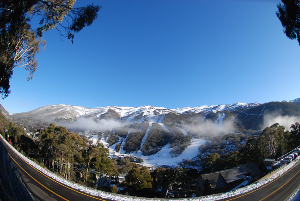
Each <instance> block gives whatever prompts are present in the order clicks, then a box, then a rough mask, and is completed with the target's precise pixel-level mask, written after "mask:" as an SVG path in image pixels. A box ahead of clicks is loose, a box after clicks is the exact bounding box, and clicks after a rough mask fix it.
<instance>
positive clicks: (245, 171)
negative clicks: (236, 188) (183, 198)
mask: <svg viewBox="0 0 300 201" xmlns="http://www.w3.org/2000/svg"><path fill="white" fill-rule="evenodd" d="M260 174H261V172H260V170H259V169H258V168H257V167H256V165H255V164H254V163H250V164H245V165H241V166H238V167H235V168H232V169H227V170H222V171H218V172H214V173H210V174H203V175H202V179H203V180H206V179H208V180H209V183H210V184H211V188H212V189H219V188H223V187H226V185H228V184H230V183H232V182H235V181H238V180H244V179H246V177H247V176H251V177H253V178H254V177H256V176H258V175H260Z"/></svg>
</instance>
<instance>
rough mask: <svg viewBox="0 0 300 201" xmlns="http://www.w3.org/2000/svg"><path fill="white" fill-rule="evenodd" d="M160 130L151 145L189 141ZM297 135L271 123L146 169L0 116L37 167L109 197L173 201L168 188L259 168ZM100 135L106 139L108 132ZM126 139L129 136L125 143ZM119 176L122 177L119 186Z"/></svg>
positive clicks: (192, 190) (189, 189)
mask: <svg viewBox="0 0 300 201" xmlns="http://www.w3.org/2000/svg"><path fill="white" fill-rule="evenodd" d="M136 126H137V127H142V130H146V129H147V126H146V125H145V124H144V125H143V124H139V125H136ZM160 129H161V128H159V125H158V124H157V125H153V129H151V130H152V131H151V132H149V136H150V137H151V136H152V137H153V138H156V139H158V141H157V142H156V141H155V140H154V143H156V144H155V147H158V148H159V147H160V146H163V145H164V144H165V140H171V142H172V143H171V146H174V147H176V146H175V145H178V144H179V145H182V146H186V143H189V140H190V139H185V137H186V136H180V135H179V134H173V135H170V134H168V135H167V134H166V136H164V135H162V136H160V138H158V137H157V136H156V135H157V132H156V131H159V130H160ZM127 130H129V128H127ZM299 131H300V128H299V123H297V122H296V123H295V124H292V126H291V131H286V130H285V128H284V127H283V126H281V125H279V124H273V125H272V126H270V127H266V128H265V129H264V130H263V131H262V133H261V134H260V135H245V134H226V135H222V136H220V137H215V138H213V140H211V141H210V142H209V143H206V144H205V145H203V146H200V147H199V154H198V156H197V157H195V158H194V159H193V160H183V161H182V163H180V164H179V165H178V166H177V167H167V166H165V167H157V168H152V169H151V168H147V167H144V166H141V165H140V162H142V161H140V160H137V159H136V158H133V157H114V158H109V151H108V149H107V148H105V147H104V145H103V144H101V143H99V144H97V145H93V144H92V143H91V141H89V140H88V139H87V138H86V137H85V136H80V135H78V134H77V133H73V132H69V131H68V130H67V129H66V128H65V127H62V126H56V125H55V124H54V123H51V124H50V125H49V126H48V127H46V128H41V129H36V130H34V131H33V132H34V133H36V134H38V135H36V136H37V137H33V136H29V135H28V134H27V132H26V131H25V130H24V127H23V126H21V125H17V124H14V123H12V122H10V121H8V120H7V119H6V118H5V117H4V116H3V115H2V114H0V133H1V134H2V135H3V137H5V138H6V139H7V141H9V142H10V143H11V144H12V145H13V146H14V147H15V148H16V149H17V150H18V151H19V152H21V153H22V154H24V155H25V156H27V157H28V158H30V159H31V160H33V161H35V162H36V163H37V164H39V165H41V166H44V167H45V168H47V169H49V170H51V171H52V172H55V173H56V174H58V175H60V176H62V177H64V178H65V179H68V180H71V181H74V182H77V183H80V184H82V185H86V186H89V187H92V188H98V189H101V190H105V191H108V192H113V193H121V194H125V195H134V196H147V197H166V196H169V197H173V196H174V195H173V194H168V195H167V194H166V192H167V191H168V190H170V191H172V192H176V195H175V196H176V197H190V196H192V195H196V188H197V178H198V177H199V176H200V175H201V174H204V173H210V172H213V171H218V170H224V169H229V168H232V167H236V166H239V165H242V164H249V163H254V164H255V165H256V166H257V167H259V168H260V169H261V170H263V165H262V164H263V161H264V159H266V158H271V159H272V158H274V159H276V158H278V157H280V156H282V155H283V154H284V153H287V152H288V151H290V150H292V149H293V148H295V147H297V146H298V145H299V143H300V132H299ZM115 132H116V133H117V135H118V136H119V135H120V136H121V135H123V136H124V135H125V133H123V132H121V131H115ZM143 133H145V132H143ZM158 133H159V132H158ZM103 135H104V137H105V136H106V137H107V138H108V134H107V133H103ZM109 136H113V135H109ZM130 136H131V135H130V134H129V136H128V139H130ZM142 138H143V136H141V137H140V138H139V139H136V138H135V139H134V140H137V141H141V140H142ZM111 140H112V141H113V139H111ZM134 140H132V144H131V146H128V145H127V146H124V150H126V149H127V150H128V151H129V150H137V149H140V147H138V146H137V145H140V142H139V143H134ZM129 142H130V141H129ZM241 142H242V143H241ZM135 144H136V145H135ZM157 145H159V146H157ZM228 145H236V146H232V147H231V146H228ZM237 145H238V146H237ZM126 147H127V148H126ZM144 147H145V148H146V149H144ZM144 147H143V148H142V151H145V150H149V151H153V152H155V151H156V150H154V149H153V145H152V144H151V142H150V141H149V142H147V141H146V142H145V144H144ZM121 177H124V180H123V182H122V181H121ZM101 178H105V179H106V180H107V181H109V182H108V184H107V185H98V182H99V180H101ZM137 181H138V182H137ZM166 189H167V191H166Z"/></svg>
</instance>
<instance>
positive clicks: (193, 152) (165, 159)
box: [134, 139, 206, 167]
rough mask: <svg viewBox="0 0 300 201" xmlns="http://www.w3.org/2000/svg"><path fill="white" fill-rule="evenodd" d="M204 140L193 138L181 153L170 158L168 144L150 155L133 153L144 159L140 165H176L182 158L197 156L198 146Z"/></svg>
mask: <svg viewBox="0 0 300 201" xmlns="http://www.w3.org/2000/svg"><path fill="white" fill-rule="evenodd" d="M205 142H206V140H203V139H193V142H192V144H191V145H190V146H189V147H187V148H186V149H185V150H184V151H183V152H182V154H180V155H179V156H178V157H174V158H172V156H171V154H170V151H171V148H170V144H167V145H166V146H164V147H163V148H162V149H161V150H160V151H159V152H157V153H156V154H154V155H151V156H143V155H142V154H141V152H138V153H137V154H134V155H135V156H138V157H140V158H142V159H143V160H144V163H143V164H142V165H145V166H148V167H149V166H161V165H169V166H177V165H178V163H180V162H181V161H182V160H183V159H192V158H193V157H195V156H197V154H198V153H199V150H198V147H199V146H201V145H203V144H204V143H205Z"/></svg>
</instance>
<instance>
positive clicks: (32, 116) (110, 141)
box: [0, 99, 300, 158]
mask: <svg viewBox="0 0 300 201" xmlns="http://www.w3.org/2000/svg"><path fill="white" fill-rule="evenodd" d="M299 100H300V99H295V100H292V101H281V102H275V101H274V102H268V103H263V104H259V103H250V104H247V103H234V104H227V105H225V104H222V105H211V106H206V105H205V106H198V107H184V108H176V109H167V108H164V107H154V106H149V105H148V106H140V107H117V106H107V107H96V108H85V107H82V106H72V105H65V104H59V105H48V106H43V107H40V108H37V109H35V110H32V111H29V112H24V113H17V114H10V113H8V112H7V111H6V110H5V109H4V108H3V107H2V109H1V108H0V109H1V112H2V113H4V115H5V116H7V118H8V119H9V120H10V121H12V122H14V123H18V124H20V125H23V126H25V127H26V128H27V130H32V129H33V128H36V129H38V128H42V127H47V126H49V124H50V123H52V122H54V123H55V124H57V125H61V126H64V127H66V128H67V129H68V130H70V131H72V132H77V133H79V134H81V135H85V136H87V137H89V138H91V140H92V141H93V143H97V142H98V141H99V142H101V143H103V144H105V145H106V146H107V147H108V148H109V149H110V150H111V152H113V153H119V154H135V155H138V156H140V157H149V156H155V155H157V154H158V155H159V154H160V153H161V154H160V157H161V156H162V151H163V150H164V151H165V152H166V153H165V154H167V155H168V154H169V155H170V157H175V158H176V157H179V156H180V155H181V154H182V153H184V151H185V150H190V149H191V148H192V147H194V148H193V150H195V146H196V145H195V142H197V143H198V144H197V146H201V145H203V143H204V142H206V141H212V140H214V139H215V137H216V136H224V135H228V136H235V137H234V138H236V139H240V140H245V136H246V137H247V136H251V135H253V134H259V132H260V131H261V130H262V129H263V127H264V126H266V125H265V122H267V118H269V119H271V120H272V119H273V118H274V119H276V118H277V119H278V118H279V120H280V118H286V117H293V118H291V119H290V120H289V121H291V122H289V123H295V121H300V105H299V104H298V103H299ZM5 111H6V112H5ZM293 121H294V122H293ZM273 123H280V122H273ZM290 125H291V124H287V126H286V128H289V126H290ZM268 126H270V125H268ZM241 134H243V135H241ZM241 136H244V137H241ZM224 143H225V141H224ZM226 143H229V141H228V142H226ZM230 143H234V144H233V145H232V146H237V147H240V145H239V143H238V142H234V141H230ZM222 146H225V147H226V146H228V144H224V145H222ZM230 146H231V145H230ZM236 149H238V148H236ZM166 150H167V151H166ZM199 150H200V147H199ZM228 150H232V149H231V148H230V149H228ZM222 153H223V152H222ZM194 154H196V155H197V153H194ZM191 157H192V156H191Z"/></svg>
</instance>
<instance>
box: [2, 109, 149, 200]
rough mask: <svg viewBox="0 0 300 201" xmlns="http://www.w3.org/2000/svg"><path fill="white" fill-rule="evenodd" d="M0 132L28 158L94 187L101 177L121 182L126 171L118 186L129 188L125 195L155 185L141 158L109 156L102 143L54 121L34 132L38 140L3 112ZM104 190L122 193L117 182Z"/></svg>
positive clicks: (65, 176)
mask: <svg viewBox="0 0 300 201" xmlns="http://www.w3.org/2000/svg"><path fill="white" fill-rule="evenodd" d="M0 134H1V135H2V136H3V137H4V138H5V139H6V140H7V141H8V142H10V143H11V144H12V145H13V146H14V147H15V148H16V149H17V150H18V151H20V152H21V153H22V154H24V155H25V156H26V157H28V158H30V159H31V160H33V161H35V162H36V163H37V164H39V165H41V166H43V167H45V168H47V169H49V170H51V171H52V172H55V173H56V174H58V175H60V176H62V177H64V178H65V179H68V180H71V181H74V182H77V183H80V184H83V185H86V186H89V187H93V188H95V187H96V186H97V185H96V183H97V179H99V178H101V177H102V178H108V180H109V181H111V180H115V184H119V182H118V177H119V175H120V174H124V175H126V179H125V182H123V183H122V184H120V185H119V186H122V189H126V190H124V194H128V195H140V194H139V191H140V190H141V189H144V188H151V187H152V181H153V179H152V177H151V175H150V172H149V171H148V169H147V168H146V167H141V166H139V165H137V164H136V163H135V162H141V161H140V160H138V159H135V158H131V157H127V158H122V159H110V158H109V157H108V156H109V150H108V149H107V148H105V147H104V145H103V144H97V145H93V144H92V142H91V141H89V140H88V139H87V138H86V137H85V136H79V135H78V134H77V133H73V132H69V131H68V130H67V129H66V128H65V127H62V126H56V125H55V124H54V123H51V124H50V125H49V127H47V128H45V129H37V130H34V131H33V132H32V134H33V135H35V136H38V137H37V139H36V137H35V138H33V137H32V136H31V135H30V136H29V135H28V134H27V133H26V132H25V131H24V128H23V127H22V126H20V125H16V124H13V123H12V122H9V121H8V120H7V119H6V118H5V117H4V116H3V115H2V114H1V113H0ZM134 161H135V162H134ZM101 189H102V190H106V191H110V192H114V193H118V192H120V191H119V189H118V187H117V185H114V186H113V187H111V186H107V187H103V188H101ZM141 195H142V194H141Z"/></svg>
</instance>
